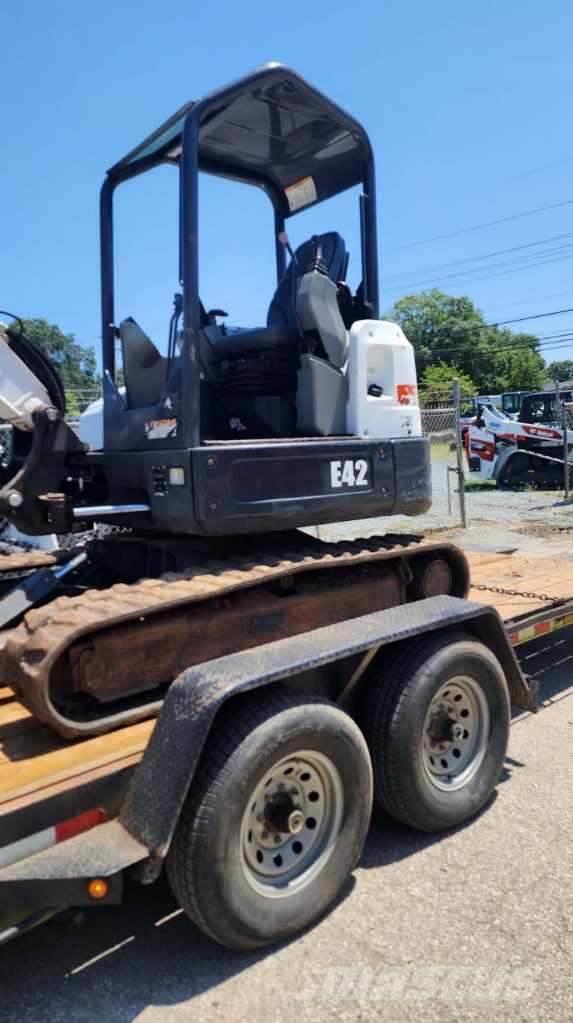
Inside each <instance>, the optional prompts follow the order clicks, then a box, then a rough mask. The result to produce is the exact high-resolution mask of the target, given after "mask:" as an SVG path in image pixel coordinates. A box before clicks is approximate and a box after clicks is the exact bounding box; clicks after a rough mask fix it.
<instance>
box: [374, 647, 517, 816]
mask: <svg viewBox="0 0 573 1023" xmlns="http://www.w3.org/2000/svg"><path fill="white" fill-rule="evenodd" d="M363 709H364V712H365V713H364V732H365V735H366V739H367V741H368V745H369V748H370V752H371V756H372V765H373V769H374V798H375V801H376V802H377V804H378V805H379V806H381V807H382V808H383V809H384V810H386V812H387V813H389V814H391V815H392V816H393V817H395V818H396V819H397V820H400V821H402V822H404V823H405V824H408V825H410V827H413V828H417V829H419V830H421V831H442V830H445V829H447V828H452V827H455V826H456V825H458V824H461V823H462V822H463V821H465V820H467V819H468V818H469V817H472V816H473V815H474V814H476V813H477V812H478V811H479V810H480V809H481V808H482V807H483V806H484V805H485V803H487V801H488V799H489V798H490V796H491V794H492V792H493V790H494V788H495V786H496V784H497V781H498V779H499V775H500V771H501V768H502V765H503V761H504V757H505V753H506V749H507V743H508V738H509V721H510V711H509V694H508V690H507V685H506V681H505V676H504V674H503V671H502V668H501V665H500V664H499V661H498V660H497V658H496V657H495V656H494V655H493V654H492V652H491V651H490V650H489V649H488V648H487V647H486V646H484V644H483V643H479V642H477V641H476V640H474V639H469V638H467V636H465V635H463V634H456V635H454V636H452V635H448V636H441V637H435V638H432V639H423V640H422V641H421V642H420V643H419V644H418V645H417V646H415V647H414V649H410V650H407V651H405V652H404V651H402V653H401V654H398V655H397V656H396V657H394V658H392V657H390V659H389V661H388V662H387V663H386V664H384V661H383V660H382V661H381V662H379V664H378V665H377V666H376V667H374V668H373V674H372V675H371V680H370V684H369V686H368V689H367V692H366V697H365V701H364V708H363Z"/></svg>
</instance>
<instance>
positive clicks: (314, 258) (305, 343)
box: [201, 231, 348, 439]
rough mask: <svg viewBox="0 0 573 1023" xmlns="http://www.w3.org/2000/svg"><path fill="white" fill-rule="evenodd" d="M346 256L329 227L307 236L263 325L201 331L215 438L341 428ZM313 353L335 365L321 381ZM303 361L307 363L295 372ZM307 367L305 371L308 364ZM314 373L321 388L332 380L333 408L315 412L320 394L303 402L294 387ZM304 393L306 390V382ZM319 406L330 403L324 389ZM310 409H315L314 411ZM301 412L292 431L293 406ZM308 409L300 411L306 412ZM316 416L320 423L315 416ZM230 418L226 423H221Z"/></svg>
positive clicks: (297, 251) (295, 411)
mask: <svg viewBox="0 0 573 1023" xmlns="http://www.w3.org/2000/svg"><path fill="white" fill-rule="evenodd" d="M347 266H348V255H347V252H346V246H345V244H344V241H343V239H342V238H341V236H340V235H339V234H337V233H336V232H335V231H330V232H328V233H326V234H323V235H317V236H314V237H312V238H310V239H309V240H308V241H306V242H304V243H303V244H302V245H300V246H299V247H298V249H297V250H296V252H295V254H294V258H293V259H291V261H290V263H289V266H288V268H287V270H286V271H285V273H284V274H283V277H282V279H281V281H280V282H279V284H278V286H277V289H276V291H275V294H274V295H273V298H272V301H271V303H270V306H269V311H268V315H267V325H266V326H265V327H255V328H253V329H250V330H236V331H234V330H225V329H224V328H221V327H218V326H216V325H213V324H211V325H210V326H207V327H205V328H204V329H203V332H202V333H203V340H202V347H201V357H202V362H203V365H204V367H205V368H206V370H207V374H208V376H209V378H210V381H211V385H212V388H213V390H214V395H213V397H214V399H215V404H217V403H218V402H220V403H221V404H220V405H218V408H217V410H216V411H215V412H214V416H215V419H216V424H215V432H216V435H217V436H218V437H226V436H237V433H238V435H239V436H242V437H243V438H244V439H247V438H249V437H264V436H267V437H269V436H283V437H284V436H294V434H295V432H298V433H300V432H301V426H302V430H303V432H305V433H307V434H309V433H311V434H316V433H319V434H322V433H331V434H336V433H337V432H342V433H343V432H344V427H345V414H344V411H345V400H346V399H345V394H343V393H342V392H343V391H344V381H342V384H341V382H340V380H339V377H340V376H341V373H340V370H341V367H342V366H343V365H344V363H345V361H346V350H347V334H346V328H345V326H344V322H343V320H342V317H341V315H340V311H339V309H338V304H337V297H336V295H337V287H336V284H337V282H338V281H340V280H341V279H342V278H343V277H344V276H345V273H346V268H347ZM309 353H310V354H314V355H316V356H317V357H318V358H319V359H320V360H321V361H322V363H323V364H324V365H327V364H328V362H329V360H330V361H331V363H332V366H331V367H330V368H332V369H334V370H335V376H334V379H329V380H328V381H327V379H326V377H327V374H325V372H324V371H322V372H321V371H320V367H319V369H318V370H317V369H316V367H315V366H314V363H312V364H309V359H308V357H307V356H308V355H309ZM302 363H304V364H305V366H306V367H307V368H306V369H305V371H304V373H303V376H302V377H301V375H300V373H299V370H300V369H301V365H302ZM309 365H311V369H310V370H309V369H308V366H309ZM309 373H310V374H311V375H312V378H313V380H315V379H317V378H318V377H320V380H321V383H320V384H317V385H316V387H315V391H316V388H318V390H320V391H321V392H322V390H324V388H325V387H327V386H334V388H335V392H336V395H337V398H336V401H335V405H336V408H337V409H338V414H337V415H336V416H335V417H334V418H333V416H332V413H328V414H327V415H326V416H318V414H317V415H314V413H316V412H317V409H318V404H317V402H318V398H317V399H316V400H314V399H313V398H309V400H306V399H305V400H304V401H303V403H302V406H301V403H300V402H299V400H298V398H297V390H298V387H299V384H300V381H301V379H303V378H304V380H306V379H307V378H308V377H309ZM304 389H305V393H306V391H307V390H308V388H306V387H305V388H304ZM318 403H319V404H320V407H321V409H322V408H324V407H325V406H327V405H331V404H332V402H331V401H330V399H329V398H328V396H327V395H326V394H325V395H324V396H323V397H322V399H320V401H319V402H318ZM313 410H314V412H313ZM301 411H302V412H303V416H302V420H301V422H299V424H298V429H297V422H296V420H297V412H298V413H299V414H300V412H301ZM307 411H308V412H309V415H308V416H307V415H306V412H307ZM319 419H320V423H319V421H318V420H319ZM226 423H227V424H230V425H229V426H228V427H226V426H225V424H226Z"/></svg>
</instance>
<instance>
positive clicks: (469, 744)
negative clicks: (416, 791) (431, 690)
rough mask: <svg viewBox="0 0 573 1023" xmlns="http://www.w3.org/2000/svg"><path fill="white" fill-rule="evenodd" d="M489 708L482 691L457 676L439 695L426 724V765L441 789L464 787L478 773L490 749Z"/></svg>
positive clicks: (466, 678) (464, 678) (468, 680)
mask: <svg viewBox="0 0 573 1023" xmlns="http://www.w3.org/2000/svg"><path fill="white" fill-rule="evenodd" d="M488 733H489V709H488V705H487V701H486V699H485V695H484V693H483V690H482V689H481V687H480V686H479V685H478V683H477V682H476V681H475V680H474V679H472V678H469V677H465V676H464V677H461V676H460V677H458V678H455V679H452V680H450V682H448V683H447V684H446V685H444V686H442V688H441V689H440V690H439V692H438V693H437V694H436V696H435V697H434V699H433V700H432V703H431V704H430V707H429V708H428V712H427V715H426V720H425V723H424V732H423V763H424V768H425V770H426V773H427V774H428V776H429V777H430V779H431V781H432V782H433V784H434V785H435V786H436V787H437V788H440V789H448V790H451V789H456V788H461V787H462V785H465V784H466V782H467V781H469V779H470V777H472V776H473V775H474V774H475V772H476V771H477V770H478V768H479V766H480V764H481V762H482V760H483V758H484V756H485V751H486V747H487V737H488Z"/></svg>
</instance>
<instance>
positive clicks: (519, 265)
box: [387, 243, 573, 291]
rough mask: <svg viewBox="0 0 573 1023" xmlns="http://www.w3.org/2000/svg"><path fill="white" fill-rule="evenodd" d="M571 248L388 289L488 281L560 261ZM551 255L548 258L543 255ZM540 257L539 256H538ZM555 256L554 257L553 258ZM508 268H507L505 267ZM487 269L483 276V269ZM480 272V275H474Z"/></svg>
mask: <svg viewBox="0 0 573 1023" xmlns="http://www.w3.org/2000/svg"><path fill="white" fill-rule="evenodd" d="M572 248H573V245H572V244H571V243H568V244H565V245H559V246H556V247H555V248H553V249H546V250H545V251H544V252H532V253H529V254H528V255H523V256H521V257H519V258H518V259H511V260H504V261H502V262H501V263H493V264H491V266H489V267H488V266H484V267H481V266H474V267H469V268H468V269H466V270H457V271H455V272H454V273H451V274H440V275H438V276H437V277H423V278H421V279H419V280H414V281H407V282H404V283H402V284H393V285H392V286H391V287H389V288H388V289H387V290H388V291H403V290H404V289H405V288H424V287H427V286H428V285H429V284H439V283H441V282H442V281H450V280H453V279H454V278H457V277H466V278H471V282H474V281H489V280H491V279H492V278H494V277H505V276H507V274H512V273H518V272H519V271H520V270H529V269H530V268H532V267H538V266H545V265H546V264H547V263H561V262H563V261H565V260H568V259H571V256H570V255H568V256H559V253H560V252H563V251H564V250H570V249H572ZM547 256H549V257H551V258H549V259H547V258H545V257H547ZM540 257H541V258H540ZM554 257H556V258H554ZM505 268H509V269H505ZM484 270H485V271H487V272H486V274H485V276H483V271H484ZM492 270H500V271H501V272H500V273H491V272H490V271H492ZM475 274H482V276H477V277H476V276H475ZM468 283H470V281H468Z"/></svg>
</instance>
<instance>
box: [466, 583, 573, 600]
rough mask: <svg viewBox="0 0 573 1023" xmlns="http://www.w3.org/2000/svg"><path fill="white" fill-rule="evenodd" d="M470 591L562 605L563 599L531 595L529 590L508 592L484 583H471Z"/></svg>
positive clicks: (546, 594)
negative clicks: (481, 591) (484, 591)
mask: <svg viewBox="0 0 573 1023" xmlns="http://www.w3.org/2000/svg"><path fill="white" fill-rule="evenodd" d="M471 589H472V590H487V591H488V593H501V594H502V595H503V596H504V597H527V598H528V599H529V600H547V601H549V602H550V603H551V604H563V603H565V598H563V597H550V596H549V594H548V593H533V592H531V591H530V590H509V589H506V588H505V587H504V586H486V585H485V583H472V584H471Z"/></svg>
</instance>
